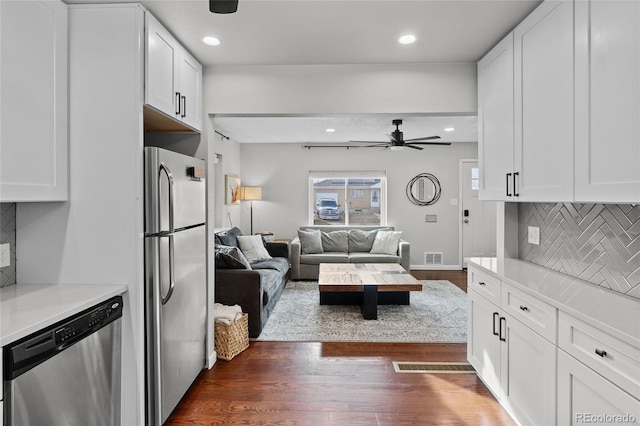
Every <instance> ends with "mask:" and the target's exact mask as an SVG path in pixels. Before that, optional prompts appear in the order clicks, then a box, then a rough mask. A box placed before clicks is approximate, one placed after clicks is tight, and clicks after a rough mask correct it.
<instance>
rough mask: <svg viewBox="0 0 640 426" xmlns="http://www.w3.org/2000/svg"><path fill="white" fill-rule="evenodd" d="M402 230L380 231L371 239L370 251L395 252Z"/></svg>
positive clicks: (380, 252) (396, 251)
mask: <svg viewBox="0 0 640 426" xmlns="http://www.w3.org/2000/svg"><path fill="white" fill-rule="evenodd" d="M401 237H402V231H380V232H378V234H376V239H375V240H374V241H373V246H372V247H371V253H379V254H397V253H398V243H399V242H400V238H401Z"/></svg>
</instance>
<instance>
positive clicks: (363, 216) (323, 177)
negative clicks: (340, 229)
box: [309, 171, 387, 225]
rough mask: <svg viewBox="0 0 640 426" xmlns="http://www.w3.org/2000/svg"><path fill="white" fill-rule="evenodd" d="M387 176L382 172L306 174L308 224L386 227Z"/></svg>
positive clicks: (315, 172) (320, 172)
mask: <svg viewBox="0 0 640 426" xmlns="http://www.w3.org/2000/svg"><path fill="white" fill-rule="evenodd" d="M386 187H387V186H386V176H385V172H381V171H340V172H338V171H326V172H322V171H314V172H310V173H309V194H310V196H309V223H310V224H312V225H386V221H387V219H386Z"/></svg>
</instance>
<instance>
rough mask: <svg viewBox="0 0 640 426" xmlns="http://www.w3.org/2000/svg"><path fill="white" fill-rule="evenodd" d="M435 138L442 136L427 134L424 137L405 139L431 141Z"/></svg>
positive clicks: (408, 140)
mask: <svg viewBox="0 0 640 426" xmlns="http://www.w3.org/2000/svg"><path fill="white" fill-rule="evenodd" d="M433 139H440V136H427V137H424V138H413V139H405V140H404V141H405V142H413V141H430V140H433Z"/></svg>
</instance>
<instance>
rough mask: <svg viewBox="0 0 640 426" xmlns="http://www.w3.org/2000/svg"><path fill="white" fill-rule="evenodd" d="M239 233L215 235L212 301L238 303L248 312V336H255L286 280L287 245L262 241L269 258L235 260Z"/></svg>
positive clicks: (231, 232)
mask: <svg viewBox="0 0 640 426" xmlns="http://www.w3.org/2000/svg"><path fill="white" fill-rule="evenodd" d="M240 235H242V232H241V231H240V230H239V229H238V228H232V229H230V230H227V231H224V232H218V233H216V234H215V244H216V245H215V265H216V273H215V275H216V278H215V285H214V287H215V301H216V302H217V303H222V304H223V305H240V307H241V308H242V311H243V312H245V313H247V314H249V318H248V319H249V337H251V338H256V337H258V336H259V335H260V333H261V332H262V329H263V328H264V326H265V324H266V323H267V319H269V315H271V312H272V311H273V308H274V307H275V306H276V303H277V302H278V299H279V298H280V295H281V294H282V291H283V290H284V287H285V284H286V283H287V276H288V272H289V246H288V244H287V243H281V242H272V241H268V242H265V243H264V244H265V247H266V249H267V251H268V252H269V254H270V255H271V257H272V258H271V259H267V260H262V261H258V262H254V263H251V264H247V263H246V259H245V260H244V261H240V260H238V259H237V251H236V250H239V244H238V241H237V237H238V236H240ZM234 254H235V255H234ZM241 258H243V256H241Z"/></svg>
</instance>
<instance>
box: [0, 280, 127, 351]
mask: <svg viewBox="0 0 640 426" xmlns="http://www.w3.org/2000/svg"><path fill="white" fill-rule="evenodd" d="M126 291H127V286H126V285H115V284H16V285H10V286H7V287H2V288H0V347H1V346H5V345H7V344H10V343H12V342H15V341H16V340H19V339H21V338H23V337H25V336H28V335H29V334H31V333H33V332H35V331H38V330H41V329H43V328H45V327H48V326H50V325H52V324H55V323H56V322H58V321H61V320H64V319H66V318H68V317H70V316H72V315H75V314H77V313H79V312H82V311H83V310H85V309H88V308H90V307H92V306H94V305H97V304H98V303H101V302H103V301H105V300H107V299H109V298H110V297H113V296H117V295H119V294H123V293H125V292H126Z"/></svg>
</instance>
